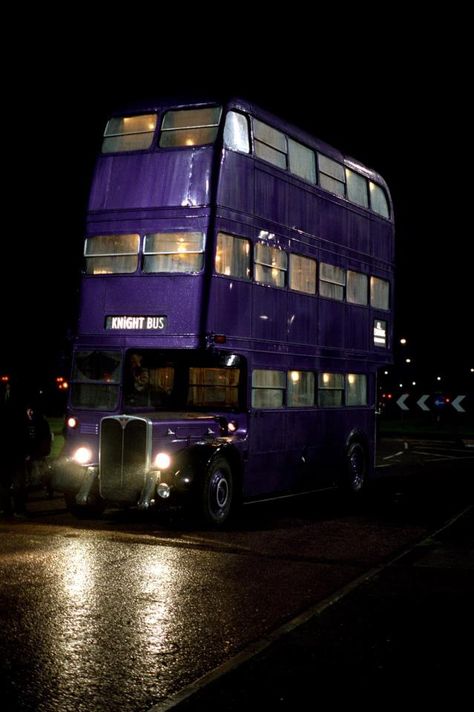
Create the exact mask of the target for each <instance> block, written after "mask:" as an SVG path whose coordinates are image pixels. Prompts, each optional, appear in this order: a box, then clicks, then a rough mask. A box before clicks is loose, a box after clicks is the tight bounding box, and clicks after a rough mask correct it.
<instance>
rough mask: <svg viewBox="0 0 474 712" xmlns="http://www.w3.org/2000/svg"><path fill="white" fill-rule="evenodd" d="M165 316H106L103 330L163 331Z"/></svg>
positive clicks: (165, 321)
mask: <svg viewBox="0 0 474 712" xmlns="http://www.w3.org/2000/svg"><path fill="white" fill-rule="evenodd" d="M166 323H167V318H166V316H126V315H124V316H107V317H106V318H105V328H106V329H107V330H109V329H110V330H112V331H163V329H166Z"/></svg>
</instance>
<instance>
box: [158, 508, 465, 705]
mask: <svg viewBox="0 0 474 712" xmlns="http://www.w3.org/2000/svg"><path fill="white" fill-rule="evenodd" d="M471 509H473V505H472V504H470V505H469V506H467V507H465V509H463V510H462V512H459V513H458V514H455V515H454V516H453V517H451V518H450V519H449V520H448V521H447V522H444V524H443V525H442V526H441V527H439V529H436V531H434V532H431V533H430V534H428V535H425V536H424V537H423V539H420V541H418V542H416V543H415V544H411V545H410V546H409V547H407V548H406V549H404V550H403V551H402V552H401V553H399V554H396V555H395V556H394V557H393V558H392V559H389V561H386V562H385V563H383V564H380V565H379V566H375V567H373V568H372V569H369V571H367V572H366V573H364V574H361V575H360V576H358V577H357V578H356V579H354V580H353V581H351V582H350V583H348V584H346V585H345V586H343V587H342V588H340V589H339V590H338V591H336V592H335V593H333V594H332V595H331V596H328V597H327V598H325V599H323V600H322V601H320V602H319V603H317V604H315V605H314V606H311V607H310V608H308V609H307V610H306V611H304V612H303V613H301V614H300V615H298V616H296V617H295V618H293V619H292V620H291V621H289V622H288V623H284V624H283V625H282V626H279V627H278V628H276V630H274V631H271V632H270V633H269V634H268V635H266V636H265V637H263V638H260V639H259V640H257V641H254V642H252V643H249V644H248V645H247V646H246V647H245V648H244V649H243V650H241V651H240V653H237V654H236V655H234V656H233V657H232V658H230V659H229V660H226V661H225V662H223V663H221V664H220V665H218V666H217V667H215V668H214V669H213V670H210V672H208V673H206V674H205V675H202V676H201V677H199V678H198V679H197V680H194V682H191V683H190V684H189V685H186V687H183V689H182V690H180V691H179V692H176V693H175V694H173V695H171V696H170V697H167V698H166V699H164V700H163V701H162V702H157V704H156V705H153V707H150V708H149V709H148V710H147V712H169V710H172V709H173V708H174V707H176V705H178V704H180V703H181V702H184V701H185V700H187V699H188V698H190V697H192V696H193V695H194V694H195V693H196V692H198V691H199V690H201V689H202V688H203V687H206V686H207V685H209V684H210V683H212V682H214V681H215V680H218V679H219V678H220V677H222V676H223V675H226V674H227V673H229V672H232V671H233V670H236V669H237V668H238V667H240V666H241V665H243V664H244V663H246V662H247V661H248V660H251V659H252V658H253V657H255V656H256V655H258V654H259V653H261V652H262V651H263V650H265V649H266V648H269V647H270V646H271V645H272V644H273V643H274V642H276V641H277V640H278V639H279V638H281V637H283V636H284V635H287V634H288V633H291V632H292V631H293V630H295V629H296V628H298V627H299V626H301V625H303V624H304V623H306V622H307V621H309V620H310V619H311V618H313V617H315V616H320V615H321V614H322V613H324V611H326V610H327V609H328V608H330V607H331V606H333V605H334V604H336V603H339V601H341V600H342V599H344V598H345V597H346V596H348V595H349V594H350V593H352V591H354V590H355V589H357V588H359V586H361V585H362V584H364V583H366V582H367V581H370V580H372V579H373V578H375V577H376V576H378V575H379V574H380V573H381V572H382V571H385V569H388V568H389V567H390V566H393V564H395V563H397V562H398V561H400V559H402V558H403V557H404V556H406V555H407V554H409V553H410V552H412V551H414V549H416V548H417V547H422V546H427V545H428V544H429V543H431V542H432V540H433V539H434V538H436V537H437V536H438V535H439V534H441V532H443V531H444V530H445V529H448V528H449V527H450V526H452V525H453V524H454V523H455V522H456V521H457V520H458V519H461V517H463V516H464V515H465V514H467V513H468V512H469V511H470V510H471Z"/></svg>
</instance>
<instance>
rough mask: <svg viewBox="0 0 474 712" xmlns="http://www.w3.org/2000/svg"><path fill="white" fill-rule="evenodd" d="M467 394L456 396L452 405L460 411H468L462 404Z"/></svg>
mask: <svg viewBox="0 0 474 712" xmlns="http://www.w3.org/2000/svg"><path fill="white" fill-rule="evenodd" d="M465 397H466V396H456V398H455V399H454V400H453V402H452V403H451V405H452V406H453V408H455V409H456V410H457V411H458V412H459V413H465V412H466V411H465V410H464V408H463V407H462V405H461V401H462V400H463V399H464V398H465Z"/></svg>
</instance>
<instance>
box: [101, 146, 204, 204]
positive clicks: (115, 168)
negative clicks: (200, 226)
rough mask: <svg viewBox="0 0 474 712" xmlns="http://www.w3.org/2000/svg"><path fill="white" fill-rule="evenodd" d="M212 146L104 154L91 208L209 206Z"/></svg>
mask: <svg viewBox="0 0 474 712" xmlns="http://www.w3.org/2000/svg"><path fill="white" fill-rule="evenodd" d="M211 165H212V148H210V147H208V146H203V147H202V149H199V150H196V149H194V150H189V151H187V150H180V151H160V152H159V153H140V154H120V155H113V156H100V157H99V159H98V161H97V166H96V170H95V175H94V179H93V183H92V189H91V193H90V199H89V211H94V210H114V209H121V210H123V209H126V208H135V209H136V208H151V207H171V206H175V205H176V206H178V205H179V206H190V207H191V206H197V205H208V204H209V201H210V197H209V190H210V185H211V180H210V178H211Z"/></svg>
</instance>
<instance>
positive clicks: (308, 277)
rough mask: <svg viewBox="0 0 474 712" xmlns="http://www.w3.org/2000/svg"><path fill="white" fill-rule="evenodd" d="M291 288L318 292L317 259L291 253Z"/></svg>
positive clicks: (307, 292)
mask: <svg viewBox="0 0 474 712" xmlns="http://www.w3.org/2000/svg"><path fill="white" fill-rule="evenodd" d="M289 284H290V289H294V290H295V291H297V292H305V293H306V294H315V293H316V260H312V259H311V258H309V257H302V256H301V255H293V254H290V282H289Z"/></svg>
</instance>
